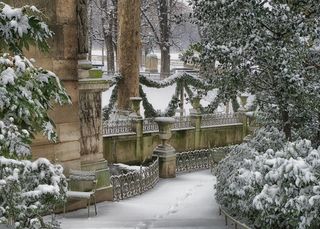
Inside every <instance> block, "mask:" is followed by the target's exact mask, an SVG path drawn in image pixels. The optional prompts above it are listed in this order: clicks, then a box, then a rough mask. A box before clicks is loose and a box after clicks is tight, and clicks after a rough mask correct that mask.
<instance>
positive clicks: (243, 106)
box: [240, 94, 249, 110]
mask: <svg viewBox="0 0 320 229" xmlns="http://www.w3.org/2000/svg"><path fill="white" fill-rule="evenodd" d="M248 97H249V96H248V95H247V94H241V95H240V102H241V108H240V109H242V110H245V109H246V105H247V100H248Z"/></svg>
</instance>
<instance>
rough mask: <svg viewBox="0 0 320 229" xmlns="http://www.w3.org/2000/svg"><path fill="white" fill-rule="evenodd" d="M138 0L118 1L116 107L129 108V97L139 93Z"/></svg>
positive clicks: (139, 45) (139, 40) (139, 43)
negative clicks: (117, 83)
mask: <svg viewBox="0 0 320 229" xmlns="http://www.w3.org/2000/svg"><path fill="white" fill-rule="evenodd" d="M140 4H141V2H140V0H119V1H118V22H119V24H118V29H119V31H118V61H117V62H118V65H119V73H120V74H121V77H122V78H121V79H120V80H119V85H118V86H119V92H118V99H117V103H118V109H119V110H129V109H130V100H129V98H130V97H135V96H138V95H139V55H140V47H141V39H140V23H141V20H140Z"/></svg>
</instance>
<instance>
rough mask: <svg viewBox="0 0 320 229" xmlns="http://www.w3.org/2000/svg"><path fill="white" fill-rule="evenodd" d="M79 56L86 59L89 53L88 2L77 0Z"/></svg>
mask: <svg viewBox="0 0 320 229" xmlns="http://www.w3.org/2000/svg"><path fill="white" fill-rule="evenodd" d="M77 17H78V55H79V56H80V57H81V58H85V57H86V55H87V53H88V1H87V0H77Z"/></svg>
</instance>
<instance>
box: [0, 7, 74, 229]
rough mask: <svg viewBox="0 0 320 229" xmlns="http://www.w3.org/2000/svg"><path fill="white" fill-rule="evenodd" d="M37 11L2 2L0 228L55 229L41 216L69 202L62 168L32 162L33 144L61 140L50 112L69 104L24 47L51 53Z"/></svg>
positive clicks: (44, 161) (41, 161)
mask: <svg viewBox="0 0 320 229" xmlns="http://www.w3.org/2000/svg"><path fill="white" fill-rule="evenodd" d="M41 16H42V15H41V12H40V11H39V10H37V8H36V7H34V6H24V7H22V8H12V7H11V6H9V5H7V4H5V3H3V2H0V21H1V22H0V224H8V225H13V226H14V227H15V228H51V227H54V225H53V224H52V223H50V222H49V223H48V222H44V220H43V218H42V216H43V215H44V214H48V213H50V212H51V211H53V210H54V208H55V206H56V205H57V204H59V203H60V202H61V201H63V200H64V199H65V192H66V186H67V184H66V179H65V176H64V175H63V169H62V166H60V165H53V164H51V162H49V161H48V160H47V159H38V160H36V161H34V162H31V161H29V160H28V159H31V148H30V143H31V142H32V138H33V136H34V134H35V133H37V132H42V133H43V134H44V135H46V136H47V138H48V139H49V140H51V141H55V140H56V138H57V136H56V133H55V130H54V123H53V121H52V120H51V119H50V118H49V116H48V110H49V109H50V108H51V107H52V106H53V105H54V104H55V103H58V104H60V105H61V104H66V103H70V99H69V96H68V95H67V93H66V90H65V89H64V88H63V87H62V86H61V84H60V81H59V79H58V77H57V76H56V75H55V74H54V73H52V72H50V71H48V70H45V69H42V68H38V67H35V66H34V65H33V64H32V61H31V60H29V59H27V58H26V57H24V56H23V53H22V50H23V48H28V47H29V45H36V46H38V48H40V49H41V50H46V49H48V45H47V41H46V40H47V38H49V37H51V36H52V32H51V31H50V30H49V29H48V27H47V25H46V24H45V23H44V22H43V20H42V17H41Z"/></svg>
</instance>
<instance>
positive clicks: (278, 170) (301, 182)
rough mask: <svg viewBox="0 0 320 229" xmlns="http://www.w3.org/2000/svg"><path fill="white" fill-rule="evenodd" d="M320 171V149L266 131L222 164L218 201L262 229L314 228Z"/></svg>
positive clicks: (319, 209) (319, 206)
mask: <svg viewBox="0 0 320 229" xmlns="http://www.w3.org/2000/svg"><path fill="white" fill-rule="evenodd" d="M262 143H263V144H265V147H261V146H263V144H262ZM267 148H268V149H267ZM319 169H320V149H313V148H312V146H311V142H310V141H309V140H297V141H295V142H285V141H284V137H283V134H282V133H280V132H279V131H277V130H275V129H274V128H269V129H262V130H260V131H259V132H258V133H257V135H256V136H255V138H253V139H252V140H251V141H249V142H248V143H244V144H241V145H240V146H238V147H236V148H234V149H233V150H232V152H231V153H230V155H229V156H228V157H227V158H225V159H224V160H223V161H221V162H220V164H219V165H218V168H217V170H216V175H217V180H218V182H217V185H216V188H217V192H216V198H217V200H218V202H219V203H220V204H221V205H222V206H223V207H225V208H226V209H228V211H230V213H232V214H235V215H236V216H237V217H239V218H242V219H243V220H245V221H248V222H249V223H250V224H252V225H255V226H256V227H258V228H310V227H311V226H313V225H319V223H320V217H319V213H320V176H319V171H320V170H319Z"/></svg>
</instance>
